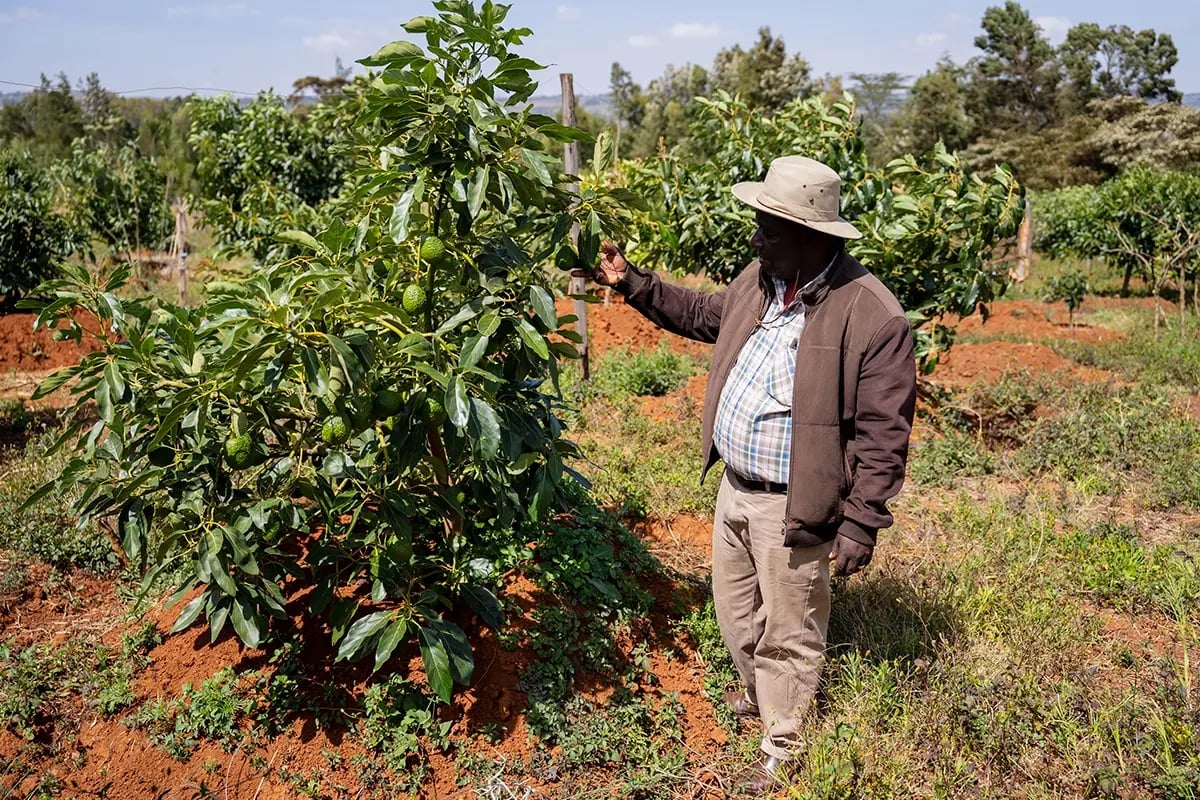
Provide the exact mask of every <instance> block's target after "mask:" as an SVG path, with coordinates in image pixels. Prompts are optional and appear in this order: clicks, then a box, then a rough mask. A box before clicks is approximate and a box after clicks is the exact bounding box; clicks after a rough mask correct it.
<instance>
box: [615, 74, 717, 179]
mask: <svg viewBox="0 0 1200 800" xmlns="http://www.w3.org/2000/svg"><path fill="white" fill-rule="evenodd" d="M708 91H709V75H708V70H706V69H704V67H701V66H698V65H696V64H684V65H683V66H681V67H676V66H674V65H668V66H667V68H666V70H665V71H664V72H663V74H662V76H661V77H659V78H656V79H655V80H653V81H651V82H650V85H649V86H647V87H646V93H645V95H644V98H645V115H644V116H643V118H642V123H641V125H639V126H638V127H637V128H636V129H634V130H633V131H631V134H630V135H629V136H623V137H622V139H623V141H624V142H627V143H628V147H626V146H625V145H624V144H622V146H621V149H622V151H623V152H624V153H626V154H628V155H630V156H635V157H636V156H648V155H651V154H653V153H655V152H657V151H658V150H659V149H660V148H661V147H664V146H667V147H669V146H671V145H672V144H675V143H679V142H682V141H683V140H684V139H686V138H687V135H688V106H689V105H690V104H691V102H692V100H694V99H695V98H697V97H705V96H707V95H708Z"/></svg>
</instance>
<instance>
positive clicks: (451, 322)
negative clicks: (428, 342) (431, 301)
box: [437, 306, 479, 333]
mask: <svg viewBox="0 0 1200 800" xmlns="http://www.w3.org/2000/svg"><path fill="white" fill-rule="evenodd" d="M478 313H479V311H478V309H476V308H474V307H473V306H463V307H462V308H460V309H459V310H458V312H457V313H455V314H454V316H452V317H450V319H448V320H446V321H445V322H443V323H442V324H441V325H439V326H438V329H437V332H438V333H448V332H450V331H452V330H454V329H455V328H457V327H458V326H459V325H462V324H463V323H464V322H466V321H467V320H469V319H472V318H473V317H474V316H475V315H476V314H478Z"/></svg>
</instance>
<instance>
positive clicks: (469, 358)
mask: <svg viewBox="0 0 1200 800" xmlns="http://www.w3.org/2000/svg"><path fill="white" fill-rule="evenodd" d="M490 341H491V340H490V338H489V337H487V336H469V337H467V341H466V342H464V343H463V349H462V352H461V353H459V355H458V365H459V366H460V367H462V368H463V369H466V368H468V367H473V366H475V365H476V364H478V363H479V359H481V358H483V354H484V353H486V352H487V348H488V343H489V342H490Z"/></svg>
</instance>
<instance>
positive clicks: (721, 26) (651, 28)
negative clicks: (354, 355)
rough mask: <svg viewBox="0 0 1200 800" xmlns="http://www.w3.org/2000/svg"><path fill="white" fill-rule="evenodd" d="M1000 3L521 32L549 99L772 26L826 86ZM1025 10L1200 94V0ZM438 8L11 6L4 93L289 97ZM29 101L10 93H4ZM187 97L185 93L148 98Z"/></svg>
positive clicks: (718, 5) (810, 8)
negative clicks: (828, 78)
mask: <svg viewBox="0 0 1200 800" xmlns="http://www.w3.org/2000/svg"><path fill="white" fill-rule="evenodd" d="M1001 2H1002V0H992V2H986V1H985V2H941V3H931V2H921V0H910V2H907V3H896V2H885V1H884V0H863V1H862V2H812V0H793V1H792V2H779V1H778V0H776V1H775V2H768V0H736V2H730V0H720V2H718V1H717V0H690V1H689V2H680V1H677V0H667V1H666V2H654V3H651V2H647V0H640V2H639V1H638V0H606V2H603V3H598V2H584V0H565V2H562V1H561V0H556V1H554V2H544V1H543V0H514V2H512V6H513V9H512V12H511V13H510V16H509V21H510V22H513V23H516V24H520V25H524V26H527V27H530V28H532V29H533V30H534V36H533V37H532V38H531V39H530V40H529V41H528V44H527V47H526V49H525V51H524V53H525V55H528V56H530V57H532V58H535V59H538V60H539V61H541V62H542V63H547V64H550V65H552V66H551V68H550V69H549V70H548V71H547V72H546V73H543V79H542V80H543V86H545V87H546V91H547V92H548V93H556V92H557V86H558V80H557V74H558V73H559V72H572V73H574V74H575V85H576V91H577V92H579V93H581V94H596V93H602V92H604V91H606V90H607V87H608V78H609V69H610V67H611V64H612V62H613V61H620V62H621V63H622V64H623V65H624V66H625V67H626V68H627V69H629V70H630V71H631V72H632V73H633V76H634V79H635V80H637V81H638V82H639V83H642V84H643V85H644V84H645V83H647V82H649V81H650V80H651V79H652V78H654V77H655V76H657V75H659V74H661V73H662V71H663V68H664V67H665V66H666V65H667V64H683V63H687V62H691V63H696V64H702V65H704V66H708V65H710V64H711V63H712V58H713V55H714V54H715V53H716V52H717V51H718V50H719V49H721V48H722V47H725V46H728V45H731V44H733V43H741V44H743V45H749V44H750V43H751V42H752V41H753V40H754V39H755V37H756V31H757V29H758V27H759V26H761V25H769V26H771V28H772V30H773V32H775V33H776V34H778V35H782V36H783V37H784V39H785V40H786V42H787V45H788V49H789V50H790V51H792V52H796V51H799V52H800V53H801V54H803V55H804V57H805V58H807V59H808V60H809V62H810V63H811V64H812V67H813V72H814V73H815V74H817V75H821V74H825V73H830V74H846V73H849V72H888V71H896V72H900V73H902V74H906V75H910V76H916V75H919V74H921V73H922V72H924V71H925V70H927V69H929V68H930V67H931V66H932V65H933V64H934V63H935V62H936V61H937V60H938V58H939V57H941V56H942V55H943V54H948V55H950V57H952V58H953V59H954V60H955V61H957V62H960V63H961V62H963V61H965V60H966V59H967V58H970V57H971V56H972V55H973V54H974V53H975V50H974V47H973V44H972V41H973V39H974V37H975V36H976V35H977V34H978V33H979V20H980V18H981V17H982V15H983V11H984V9H985V8H987V7H988V6H989V5H998V4H1000V3H1001ZM1023 5H1024V6H1025V8H1026V9H1028V10H1029V12H1030V13H1031V14H1032V15H1033V16H1034V18H1035V19H1037V20H1038V21H1039V23H1040V24H1041V25H1042V27H1043V28H1044V29H1045V30H1046V32H1047V34H1048V35H1049V37H1050V39H1051V41H1053V42H1058V41H1060V40H1061V38H1062V36H1063V35H1064V34H1065V32H1066V30H1067V28H1068V27H1069V26H1070V25H1071V24H1074V23H1077V22H1097V23H1099V24H1101V25H1110V24H1126V25H1129V26H1131V27H1133V28H1136V29H1141V28H1154V29H1156V30H1158V31H1159V32H1165V33H1169V34H1171V36H1172V37H1173V38H1174V40H1175V44H1176V46H1177V47H1178V49H1179V63H1178V65H1177V66H1176V68H1175V70H1174V72H1173V75H1174V77H1175V79H1176V83H1177V85H1178V86H1179V88H1180V89H1181V90H1182V91H1184V92H1200V3H1197V2H1194V0H1193V1H1192V2H1188V1H1187V0H1143V1H1142V2H1138V3H1129V2H1113V1H1111V0H1087V1H1085V0H1027V2H1025V3H1023ZM1189 8H1190V9H1191V10H1190V11H1189V10H1187V9H1189ZM430 9H431V5H430V4H429V3H428V2H416V1H415V0H398V1H397V0H392V2H378V1H377V0H369V1H367V2H353V1H352V0H344V1H343V2H341V3H317V2H312V0H290V1H287V2H285V1H284V0H244V1H243V2H223V0H216V1H215V2H204V1H202V0H166V2H148V1H146V0H143V1H140V2H95V1H92V2H82V1H81V0H45V1H44V2H35V1H34V0H15V2H14V0H0V80H4V81H12V82H17V83H36V82H37V79H38V76H39V74H40V73H43V72H45V73H47V74H50V75H53V74H55V73H57V72H59V71H60V70H61V71H65V72H66V73H67V74H68V75H69V76H70V77H71V78H72V79H73V80H74V79H77V78H79V77H81V76H83V75H85V74H87V73H89V72H93V71H95V72H98V73H99V74H100V78H101V80H102V82H103V83H104V85H105V86H107V87H108V88H110V89H113V90H116V91H126V92H128V91H130V90H136V89H143V88H146V87H166V86H182V87H189V88H208V87H212V88H217V89H228V90H235V91H239V92H249V93H254V92H257V91H259V90H261V89H266V88H269V87H274V88H275V89H276V90H277V91H282V92H284V93H286V92H287V90H289V89H290V87H291V83H292V81H293V80H295V79H296V78H297V77H300V76H302V75H309V74H318V75H326V76H327V75H330V74H332V73H333V66H334V59H335V57H337V56H340V57H341V58H342V60H343V61H344V62H345V63H346V64H347V65H351V64H352V62H353V61H354V60H355V59H358V58H362V57H363V56H365V55H368V54H370V53H371V52H373V51H374V50H375V49H376V48H377V47H379V46H380V45H381V44H383V43H385V42H387V41H390V40H392V39H395V38H400V36H401V34H402V33H403V32H402V31H401V30H400V27H399V26H400V24H401V23H402V22H403V21H404V20H406V19H408V18H409V17H412V16H415V15H417V14H425V13H429V11H430ZM14 88H17V87H12V86H7V85H5V84H0V91H6V90H12V89H14ZM178 93H184V92H180V91H170V92H165V91H162V90H155V91H151V92H149V94H151V95H163V94H178Z"/></svg>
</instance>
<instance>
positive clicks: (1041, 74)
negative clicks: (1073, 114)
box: [969, 0, 1060, 133]
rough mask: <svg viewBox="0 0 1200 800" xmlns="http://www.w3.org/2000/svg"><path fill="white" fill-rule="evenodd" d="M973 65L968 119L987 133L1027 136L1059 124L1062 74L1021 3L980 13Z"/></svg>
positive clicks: (1037, 28) (1050, 49) (1042, 35)
mask: <svg viewBox="0 0 1200 800" xmlns="http://www.w3.org/2000/svg"><path fill="white" fill-rule="evenodd" d="M981 25H982V27H983V33H982V34H980V35H979V36H977V37H975V46H976V47H977V48H979V49H980V50H982V51H983V55H981V56H979V57H977V58H975V59H974V60H973V61H972V62H971V65H970V66H971V68H972V72H973V75H972V79H971V83H970V86H971V88H972V90H973V91H972V92H971V96H970V98H971V104H970V106H969V109H970V112H971V115H972V116H973V117H975V119H976V120H977V122H978V124H979V125H980V127H981V128H982V129H983V130H985V131H995V130H1005V131H1012V132H1021V133H1026V132H1029V131H1033V130H1039V129H1041V128H1044V127H1046V126H1047V125H1050V124H1053V123H1054V122H1056V121H1057V120H1058V97H1057V91H1058V83H1059V80H1060V70H1059V65H1058V61H1057V60H1056V58H1055V52H1054V48H1053V47H1051V46H1050V43H1049V42H1048V41H1047V40H1046V37H1045V35H1044V34H1043V32H1042V29H1041V28H1040V27H1039V26H1038V24H1037V23H1036V22H1034V21H1033V18H1032V17H1031V16H1029V12H1028V11H1026V10H1025V9H1024V8H1022V7H1021V5H1020V4H1018V3H1016V2H1013V0H1008V1H1007V2H1006V3H1005V4H1004V5H1003V6H993V7H991V8H988V9H987V10H986V11H985V12H984V13H983V20H982V22H981Z"/></svg>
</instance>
